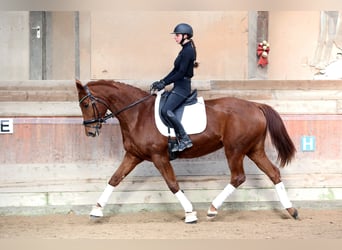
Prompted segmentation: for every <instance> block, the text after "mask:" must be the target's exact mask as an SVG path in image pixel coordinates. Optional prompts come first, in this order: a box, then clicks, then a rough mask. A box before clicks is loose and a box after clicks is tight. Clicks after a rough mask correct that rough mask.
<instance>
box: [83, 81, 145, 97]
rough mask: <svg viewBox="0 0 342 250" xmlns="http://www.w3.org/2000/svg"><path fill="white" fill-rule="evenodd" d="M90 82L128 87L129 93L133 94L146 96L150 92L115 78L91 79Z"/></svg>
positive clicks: (121, 87) (120, 87)
mask: <svg viewBox="0 0 342 250" xmlns="http://www.w3.org/2000/svg"><path fill="white" fill-rule="evenodd" d="M89 84H96V85H107V86H108V85H112V86H114V87H116V88H118V89H127V91H129V93H131V95H132V96H138V97H140V96H146V95H148V93H147V92H146V91H144V90H142V89H140V88H138V87H135V86H133V85H130V84H127V83H123V82H118V81H114V80H97V81H91V82H89V83H88V85H89Z"/></svg>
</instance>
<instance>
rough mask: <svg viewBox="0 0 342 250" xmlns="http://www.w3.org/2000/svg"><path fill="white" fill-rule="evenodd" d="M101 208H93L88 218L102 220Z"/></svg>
mask: <svg viewBox="0 0 342 250" xmlns="http://www.w3.org/2000/svg"><path fill="white" fill-rule="evenodd" d="M102 210H103V208H102V207H99V206H94V207H93V209H92V210H91V212H90V214H89V216H90V218H93V219H94V218H96V219H99V218H102V217H103V212H102Z"/></svg>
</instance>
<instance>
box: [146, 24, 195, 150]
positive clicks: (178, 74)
mask: <svg viewBox="0 0 342 250" xmlns="http://www.w3.org/2000/svg"><path fill="white" fill-rule="evenodd" d="M171 34H174V39H175V41H176V42H177V43H178V44H180V45H181V46H182V50H181V51H180V52H179V54H178V56H177V58H176V59H175V62H174V68H173V69H172V70H171V72H170V73H169V74H168V75H167V76H165V77H164V78H163V79H162V80H160V81H157V82H154V83H153V84H152V85H151V89H152V90H161V89H163V88H164V87H165V86H166V85H169V84H171V83H174V85H173V88H172V90H171V92H170V94H169V96H168V98H167V100H166V103H165V105H164V106H163V108H162V110H161V115H162V116H163V117H164V118H165V120H167V121H168V122H169V123H170V124H171V125H172V126H173V128H174V129H175V132H176V136H177V139H178V144H176V145H175V146H174V147H173V148H172V149H171V151H172V152H176V151H183V150H184V149H186V148H190V147H192V141H191V139H190V137H189V136H188V134H187V133H186V132H185V130H184V128H183V126H182V124H181V123H180V121H179V120H178V119H177V117H176V116H175V114H174V111H175V109H176V108H177V107H178V106H179V105H180V104H182V102H184V101H185V99H186V98H187V97H188V96H189V95H190V93H191V78H192V77H193V75H194V68H196V67H198V63H197V62H196V47H195V44H194V42H193V40H192V39H191V38H192V36H193V30H192V27H191V26H190V25H189V24H186V23H180V24H178V25H177V26H176V27H175V28H174V31H173V32H172V33H171Z"/></svg>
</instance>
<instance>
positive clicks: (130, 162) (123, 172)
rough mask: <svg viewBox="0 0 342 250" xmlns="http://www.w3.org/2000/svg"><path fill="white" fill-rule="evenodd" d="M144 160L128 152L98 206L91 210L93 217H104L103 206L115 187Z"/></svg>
mask: <svg viewBox="0 0 342 250" xmlns="http://www.w3.org/2000/svg"><path fill="white" fill-rule="evenodd" d="M141 161H142V160H141V159H139V158H137V157H135V156H133V155H131V154H129V153H126V154H125V157H124V159H123V161H122V162H121V164H120V166H119V168H118V169H117V170H116V171H115V173H114V174H113V176H112V177H111V179H110V180H109V182H108V184H107V186H106V188H105V190H104V191H103V193H102V194H101V196H100V198H99V199H98V200H97V204H96V206H94V207H93V209H92V210H91V212H90V216H91V217H95V218H99V217H103V212H102V210H103V208H104V207H105V205H106V204H107V202H108V200H109V198H110V196H111V194H112V192H113V190H114V187H116V186H117V185H119V183H120V182H121V181H122V180H123V179H124V178H125V177H126V176H127V175H128V174H129V173H130V172H131V171H132V170H133V169H134V168H135V166H136V165H138V164H139V163H140V162H141Z"/></svg>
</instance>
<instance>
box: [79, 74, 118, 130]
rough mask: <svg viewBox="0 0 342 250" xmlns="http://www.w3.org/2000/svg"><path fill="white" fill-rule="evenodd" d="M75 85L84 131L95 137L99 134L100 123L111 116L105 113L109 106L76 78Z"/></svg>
mask: <svg viewBox="0 0 342 250" xmlns="http://www.w3.org/2000/svg"><path fill="white" fill-rule="evenodd" d="M76 87H77V92H78V98H79V104H80V108H81V111H82V116H83V125H84V126H85V133H86V135H87V136H92V137H95V136H96V135H99V134H100V129H101V127H102V123H103V122H105V121H106V120H107V119H109V118H111V117H112V114H109V115H106V111H107V109H108V108H109V107H108V105H107V103H106V102H105V101H104V100H102V99H101V98H99V97H96V96H94V95H93V94H92V92H91V90H90V89H89V87H88V86H87V85H85V86H83V85H82V83H81V82H80V81H79V80H76Z"/></svg>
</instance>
